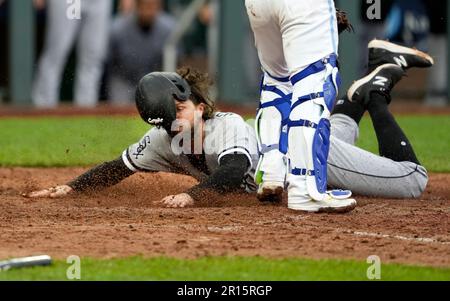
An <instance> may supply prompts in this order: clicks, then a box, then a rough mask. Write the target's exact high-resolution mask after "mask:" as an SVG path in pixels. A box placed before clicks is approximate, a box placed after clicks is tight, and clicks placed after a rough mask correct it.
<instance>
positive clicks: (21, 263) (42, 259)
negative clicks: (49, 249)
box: [0, 255, 52, 271]
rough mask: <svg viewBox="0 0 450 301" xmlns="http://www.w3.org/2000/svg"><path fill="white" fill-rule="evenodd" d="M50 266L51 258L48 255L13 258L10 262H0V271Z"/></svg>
mask: <svg viewBox="0 0 450 301" xmlns="http://www.w3.org/2000/svg"><path fill="white" fill-rule="evenodd" d="M51 264H52V258H51V257H50V256H48V255H41V256H30V257H22V258H14V259H10V260H5V261H0V271H7V270H10V269H19V268H28V267H35V266H47V265H51Z"/></svg>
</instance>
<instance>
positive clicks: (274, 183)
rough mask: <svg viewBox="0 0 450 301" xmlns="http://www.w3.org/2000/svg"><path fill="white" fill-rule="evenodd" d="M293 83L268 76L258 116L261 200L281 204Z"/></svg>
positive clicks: (258, 179) (264, 80) (257, 131)
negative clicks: (279, 202)
mask: <svg viewBox="0 0 450 301" xmlns="http://www.w3.org/2000/svg"><path fill="white" fill-rule="evenodd" d="M291 89H292V86H291V83H290V81H289V78H287V79H274V78H272V77H271V76H268V75H265V76H264V78H263V81H262V85H261V104H260V108H259V110H258V114H257V117H256V124H255V129H256V134H257V139H258V147H259V151H260V155H261V156H260V161H259V164H258V167H257V171H256V182H257V184H259V189H258V199H259V200H261V201H281V196H282V193H283V190H284V182H285V177H286V158H285V155H286V153H287V140H288V139H287V134H288V133H287V128H288V125H287V124H288V120H289V114H290V112H291V97H292V94H291Z"/></svg>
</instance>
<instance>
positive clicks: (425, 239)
mask: <svg viewBox="0 0 450 301" xmlns="http://www.w3.org/2000/svg"><path fill="white" fill-rule="evenodd" d="M340 232H341V233H345V234H353V235H355V236H366V237H375V238H388V239H398V240H404V241H415V242H422V243H436V244H441V245H450V242H446V241H439V240H437V239H435V238H429V237H408V236H403V235H390V234H382V233H372V232H362V231H351V230H346V231H340Z"/></svg>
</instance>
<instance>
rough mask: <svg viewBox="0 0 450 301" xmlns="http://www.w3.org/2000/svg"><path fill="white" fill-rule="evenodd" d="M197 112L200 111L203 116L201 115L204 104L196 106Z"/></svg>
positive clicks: (203, 110)
mask: <svg viewBox="0 0 450 301" xmlns="http://www.w3.org/2000/svg"><path fill="white" fill-rule="evenodd" d="M197 110H198V111H200V112H201V113H202V115H203V113H204V112H205V104H204V103H201V104H199V105H197Z"/></svg>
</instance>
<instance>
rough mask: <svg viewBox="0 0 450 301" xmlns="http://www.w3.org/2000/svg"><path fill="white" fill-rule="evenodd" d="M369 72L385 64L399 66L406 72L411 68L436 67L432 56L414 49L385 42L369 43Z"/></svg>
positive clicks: (373, 41) (375, 41) (374, 41)
mask: <svg viewBox="0 0 450 301" xmlns="http://www.w3.org/2000/svg"><path fill="white" fill-rule="evenodd" d="M368 47H369V70H374V69H376V68H377V67H378V66H381V65H384V64H397V65H399V66H400V67H402V68H403V69H404V70H407V69H409V68H413V67H417V68H428V67H431V66H433V65H434V60H433V58H432V57H431V56H429V55H428V54H426V53H425V52H422V51H420V50H417V49H414V48H408V47H404V46H400V45H397V44H394V43H391V42H387V41H383V40H376V39H375V40H372V41H371V42H370V43H369V46H368Z"/></svg>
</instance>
